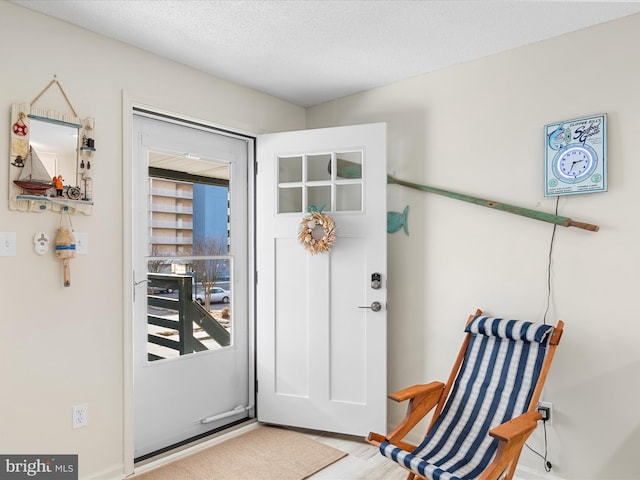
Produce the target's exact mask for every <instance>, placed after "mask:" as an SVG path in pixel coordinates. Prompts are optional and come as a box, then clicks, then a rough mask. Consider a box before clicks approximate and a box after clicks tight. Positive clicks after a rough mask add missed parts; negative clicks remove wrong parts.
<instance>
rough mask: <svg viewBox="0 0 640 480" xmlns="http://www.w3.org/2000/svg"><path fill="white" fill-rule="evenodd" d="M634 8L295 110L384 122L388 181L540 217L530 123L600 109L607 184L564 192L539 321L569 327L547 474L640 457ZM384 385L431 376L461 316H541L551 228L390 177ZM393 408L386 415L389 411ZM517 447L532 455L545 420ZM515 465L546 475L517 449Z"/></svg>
mask: <svg viewBox="0 0 640 480" xmlns="http://www.w3.org/2000/svg"><path fill="white" fill-rule="evenodd" d="M639 43H640V15H635V16H632V17H628V18H624V19H621V20H618V21H615V22H611V23H609V24H605V25H601V26H597V27H594V28H590V29H587V30H583V31H580V32H577V33H574V34H570V35H565V36H563V37H560V38H556V39H552V40H549V41H545V42H541V43H538V44H535V45H531V46H527V47H524V48H519V49H516V50H513V51H510V52H507V53H503V54H500V55H495V56H492V57H489V58H485V59H482V60H479V61H476V62H471V63H467V64H464V65H459V66H456V67H453V68H448V69H446V70H443V71H440V72H437V73H433V74H429V75H424V76H420V77H417V78H413V79H410V80H407V81H403V82H400V83H396V84H394V85H390V86H387V87H384V88H379V89H375V90H371V91H368V92H364V93H362V94H359V95H353V96H350V97H347V98H344V99H341V100H337V101H333V102H329V103H326V104H323V105H319V106H316V107H312V108H310V109H308V113H307V127H308V128H313V127H323V126H334V125H343V124H344V125H346V124H353V123H367V122H381V121H382V122H388V132H389V133H388V171H389V173H392V174H395V175H397V176H398V177H399V178H402V179H407V180H411V181H414V182H419V183H424V184H427V185H431V186H436V187H441V188H446V189H451V190H454V191H459V192H463V193H468V194H471V195H476V196H479V197H483V198H488V199H492V200H496V201H499V202H505V203H510V204H514V205H518V206H522V207H527V208H531V209H536V210H540V211H544V212H551V213H552V212H553V211H554V208H555V199H553V198H545V197H544V196H543V155H544V154H543V126H544V125H545V124H547V123H553V122H556V121H560V120H563V119H570V118H575V117H581V116H588V115H592V114H600V113H607V114H608V139H607V140H608V161H609V169H608V173H609V190H608V192H605V193H598V194H590V195H574V196H569V197H562V198H561V199H560V204H559V214H560V215H563V216H567V217H571V218H573V219H574V220H577V221H583V222H588V223H595V224H598V225H600V231H599V232H598V233H591V232H587V231H584V230H578V229H575V228H570V229H567V228H563V227H559V228H558V230H557V233H556V239H555V247H554V250H553V269H552V281H553V296H552V300H551V308H550V311H549V315H548V320H549V321H551V322H553V323H555V321H556V320H557V319H563V320H565V322H566V324H567V325H566V330H565V336H564V338H563V340H562V343H561V345H560V349H559V351H558V354H557V356H556V360H555V365H554V366H553V369H552V371H551V375H550V378H549V381H548V383H547V387H546V390H545V391H544V393H543V398H544V399H545V400H547V401H550V402H553V405H554V414H555V418H554V419H553V426H550V427H549V428H548V429H547V435H548V439H549V459H550V461H551V462H552V464H553V465H554V469H553V474H555V475H556V476H558V477H560V478H566V479H576V480H578V479H580V480H586V479H596V478H598V479H599V478H607V479H631V478H634V479H637V478H638V475H639V469H638V462H637V454H638V453H637V452H638V451H640V427H639V424H640V413H639V410H638V408H637V399H638V392H639V391H640V375H639V374H638V368H639V367H640V353H639V352H640V349H638V346H637V337H638V335H639V334H640V321H639V319H638V313H637V305H636V301H637V300H638V295H639V292H640V281H639V274H638V271H639V269H638V267H639V266H640V253H639V250H638V245H639V244H640V221H639V219H638V206H639V205H640V188H638V186H637V185H636V182H635V179H636V178H638V177H637V176H636V174H640V157H639V155H638V152H637V144H638V132H639V131H640V115H639V114H640V95H639V94H638V91H639V88H640V59H639V57H638V54H637V51H636V46H637V45H638V44H639ZM387 195H388V207H389V210H393V211H402V209H403V208H404V206H405V205H409V206H410V211H409V228H410V233H411V235H410V237H406V236H404V234H403V233H401V232H399V233H396V234H394V235H391V236H390V238H389V378H388V384H389V388H390V389H392V390H393V389H397V388H400V387H402V386H406V385H410V384H413V383H418V382H424V381H427V380H436V379H438V380H444V379H445V378H446V377H445V375H446V373H447V369H448V368H450V365H451V363H452V362H453V355H454V352H455V350H456V349H457V345H458V342H459V340H460V332H461V328H462V326H463V322H464V320H465V319H466V315H467V314H469V313H471V312H473V311H474V310H475V309H476V308H477V307H480V308H482V309H485V311H487V313H490V314H495V315H500V316H510V317H515V318H522V319H530V320H535V321H542V319H543V315H544V312H545V307H546V301H547V261H548V255H549V244H550V240H551V234H552V226H551V225H550V224H547V223H543V222H539V221H534V220H529V219H526V218H521V217H518V216H514V215H510V214H506V213H502V212H497V211H493V210H490V209H487V208H482V207H478V206H475V205H470V204H466V203H462V202H459V201H455V200H450V199H447V198H443V197H437V196H434V195H432V194H427V193H421V192H417V191H412V190H408V189H406V188H403V187H398V186H390V187H389V189H388V193H387ZM401 415H402V411H401V410H400V409H398V408H392V409H391V410H390V417H391V418H390V420H391V421H395V420H398V419H399V418H400V417H401ZM529 444H530V445H531V446H532V447H534V448H536V449H537V450H538V451H542V448H543V443H542V429H541V428H539V429H538V431H537V432H536V433H535V434H534V436H533V439H532V440H531V441H530V442H529ZM522 463H523V464H524V465H526V466H529V467H530V469H529V470H528V469H522V470H521V473H520V475H525V474H528V475H532V472H543V470H542V461H541V460H539V459H538V458H537V457H535V456H534V455H533V454H531V453H530V452H528V451H527V449H525V451H524V453H523V462H522Z"/></svg>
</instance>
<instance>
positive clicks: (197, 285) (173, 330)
mask: <svg viewBox="0 0 640 480" xmlns="http://www.w3.org/2000/svg"><path fill="white" fill-rule="evenodd" d="M168 157H171V155H169V154H165V153H162V152H150V154H149V167H150V168H149V209H148V214H149V256H148V259H147V269H148V274H147V280H148V289H147V326H148V332H147V333H148V342H147V357H148V360H149V361H156V360H161V359H165V358H172V357H177V356H180V355H187V354H193V353H197V352H202V351H207V350H213V349H218V348H224V347H227V346H229V345H231V344H232V338H233V337H232V333H233V321H232V314H231V312H232V309H231V306H232V300H233V298H232V293H231V291H230V290H231V285H232V284H233V283H232V282H231V280H232V279H231V275H232V272H233V269H232V260H233V259H232V257H231V256H230V255H229V247H230V245H231V235H230V232H229V224H230V218H229V212H230V205H229V165H228V164H225V163H221V162H215V161H204V160H200V159H195V158H185V157H184V156H176V157H175V158H174V159H171V158H168ZM157 165H162V168H159V167H158V166H157ZM167 165H172V166H174V167H178V166H179V168H180V170H175V171H174V170H171V171H170V170H168V169H167V168H166V166H167ZM193 172H197V175H196V174H195V173H193Z"/></svg>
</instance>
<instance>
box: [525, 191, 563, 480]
mask: <svg viewBox="0 0 640 480" xmlns="http://www.w3.org/2000/svg"><path fill="white" fill-rule="evenodd" d="M559 202H560V196H557V197H556V212H555V214H556V215H558V203H559ZM557 226H558V225H557V224H555V223H554V224H553V231H552V233H551V242H550V244H549V260H548V263H547V308H546V309H545V311H544V317H543V321H544V324H545V325H546V324H547V313H549V307H550V306H551V264H552V259H553V245H554V243H555V239H556V227H557ZM542 428H543V430H544V455H542V454H541V453H538V452H537V451H535V450H534V449H533V448H531V447H530V446H529V445H528V444H527V443H526V442H525V444H524V445H525V447H527V448H528V449H529V450H531V451H532V452H533V453H535V454H536V455H538V456H539V457H540V458H542V460H543V461H544V469H545V471H547V472H550V471H551V468H552V465H551V462H550V461H549V460H547V446H548V444H547V422H544V421H543V422H542Z"/></svg>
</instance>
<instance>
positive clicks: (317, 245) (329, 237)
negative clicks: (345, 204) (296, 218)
mask: <svg viewBox="0 0 640 480" xmlns="http://www.w3.org/2000/svg"><path fill="white" fill-rule="evenodd" d="M323 208H324V206H322V207H320V208H318V207H316V206H315V205H311V206H310V207H309V208H308V209H307V214H306V215H305V216H304V217H303V218H302V221H301V222H300V230H299V231H298V242H300V244H302V246H303V247H304V248H305V249H306V250H307V251H308V252H311V254H312V255H315V254H316V253H322V252H328V251H330V250H331V248H332V247H333V242H334V241H335V239H336V232H335V224H334V223H333V220H332V219H331V217H330V216H329V215H323V214H322V210H323Z"/></svg>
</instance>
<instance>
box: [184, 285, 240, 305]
mask: <svg viewBox="0 0 640 480" xmlns="http://www.w3.org/2000/svg"><path fill="white" fill-rule="evenodd" d="M198 290H199V291H198V292H197V293H196V294H195V295H194V296H193V298H194V300H195V301H196V302H198V303H199V304H200V305H204V291H203V290H200V289H198ZM230 298H231V292H230V291H229V290H225V289H224V288H220V287H213V288H212V289H211V298H210V299H209V301H210V302H211V303H229V299H230Z"/></svg>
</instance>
